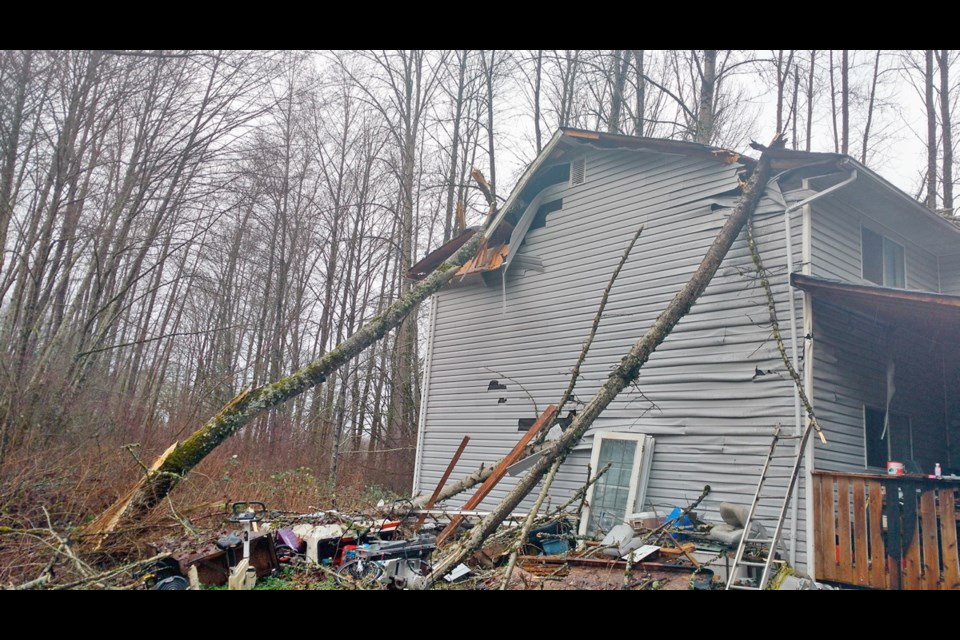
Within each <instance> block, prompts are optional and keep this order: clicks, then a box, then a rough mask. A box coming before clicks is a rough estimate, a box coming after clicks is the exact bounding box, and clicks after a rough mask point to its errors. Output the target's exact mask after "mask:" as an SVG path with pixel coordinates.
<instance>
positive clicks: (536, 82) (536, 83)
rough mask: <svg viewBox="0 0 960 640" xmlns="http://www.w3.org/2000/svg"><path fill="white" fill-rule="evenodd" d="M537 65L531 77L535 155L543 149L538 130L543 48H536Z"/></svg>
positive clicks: (541, 136) (540, 134) (541, 138)
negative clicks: (532, 77)
mask: <svg viewBox="0 0 960 640" xmlns="http://www.w3.org/2000/svg"><path fill="white" fill-rule="evenodd" d="M536 64H537V66H536V68H535V69H534V79H533V133H534V137H535V138H536V140H537V155H540V151H542V150H543V134H542V133H541V132H540V87H541V85H542V83H543V49H537V63H536Z"/></svg>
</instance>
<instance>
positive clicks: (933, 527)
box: [919, 489, 956, 590]
mask: <svg viewBox="0 0 960 640" xmlns="http://www.w3.org/2000/svg"><path fill="white" fill-rule="evenodd" d="M919 515H920V528H921V530H922V532H923V588H924V589H927V590H936V589H939V588H940V548H939V544H938V542H937V538H938V534H937V502H936V496H935V495H934V491H933V489H927V490H925V491H924V492H923V493H921V494H920V514H919ZM951 526H953V527H954V529H956V524H955V523H954V524H952V525H951Z"/></svg>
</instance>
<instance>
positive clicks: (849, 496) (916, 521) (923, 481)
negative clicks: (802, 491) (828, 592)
mask: <svg viewBox="0 0 960 640" xmlns="http://www.w3.org/2000/svg"><path fill="white" fill-rule="evenodd" d="M958 493H960V481H955V480H935V479H930V478H925V477H913V476H886V475H869V474H858V473H834V472H825V471H814V474H813V496H814V499H813V512H812V513H813V517H814V519H815V520H814V523H815V525H816V526H815V527H814V529H815V536H816V537H815V539H814V553H815V559H814V562H815V567H816V577H817V579H818V580H827V581H831V582H839V583H843V584H849V585H857V586H861V587H871V588H876V589H918V590H919V589H925V590H931V589H944V590H953V589H960V558H958V552H957V524H958V523H957V515H958V514H957V512H958V508H957V503H958V500H960V495H958Z"/></svg>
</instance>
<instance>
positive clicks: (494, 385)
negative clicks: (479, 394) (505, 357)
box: [487, 380, 507, 391]
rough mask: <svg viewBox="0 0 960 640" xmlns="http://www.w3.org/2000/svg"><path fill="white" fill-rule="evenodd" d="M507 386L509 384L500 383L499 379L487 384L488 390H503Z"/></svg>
mask: <svg viewBox="0 0 960 640" xmlns="http://www.w3.org/2000/svg"><path fill="white" fill-rule="evenodd" d="M506 388H507V385H505V384H500V381H499V380H491V381H490V384H488V385H487V391H503V390H504V389H506Z"/></svg>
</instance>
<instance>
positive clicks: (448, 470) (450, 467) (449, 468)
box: [413, 436, 470, 531]
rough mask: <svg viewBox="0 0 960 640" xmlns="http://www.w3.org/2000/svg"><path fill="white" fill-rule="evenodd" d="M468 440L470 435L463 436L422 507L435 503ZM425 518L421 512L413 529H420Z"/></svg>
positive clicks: (428, 506)
mask: <svg viewBox="0 0 960 640" xmlns="http://www.w3.org/2000/svg"><path fill="white" fill-rule="evenodd" d="M468 442H470V436H463V440H462V441H461V442H460V446H459V447H457V450H456V452H455V453H454V454H453V457H452V458H450V464H448V465H447V468H446V469H445V470H444V472H443V475H442V476H440V482H438V483H437V488H436V489H434V490H433V494H432V495H431V496H430V499H429V500H427V504H425V505H424V508H426V509H429V508H430V507H432V506H433V505H435V504H436V503H437V496H439V495H440V492H441V491H442V490H443V485H445V484H447V480H449V479H450V474H451V473H453V469H454V467H456V466H457V462H459V461H460V456H461V455H463V450H464V449H466V448H467V443H468ZM426 519H427V514H425V513H422V514H420V517H419V518H417V524H416V526H415V527H414V529H413V530H414V531H417V530H419V529H420V527H422V526H423V523H424V521H426Z"/></svg>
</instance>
